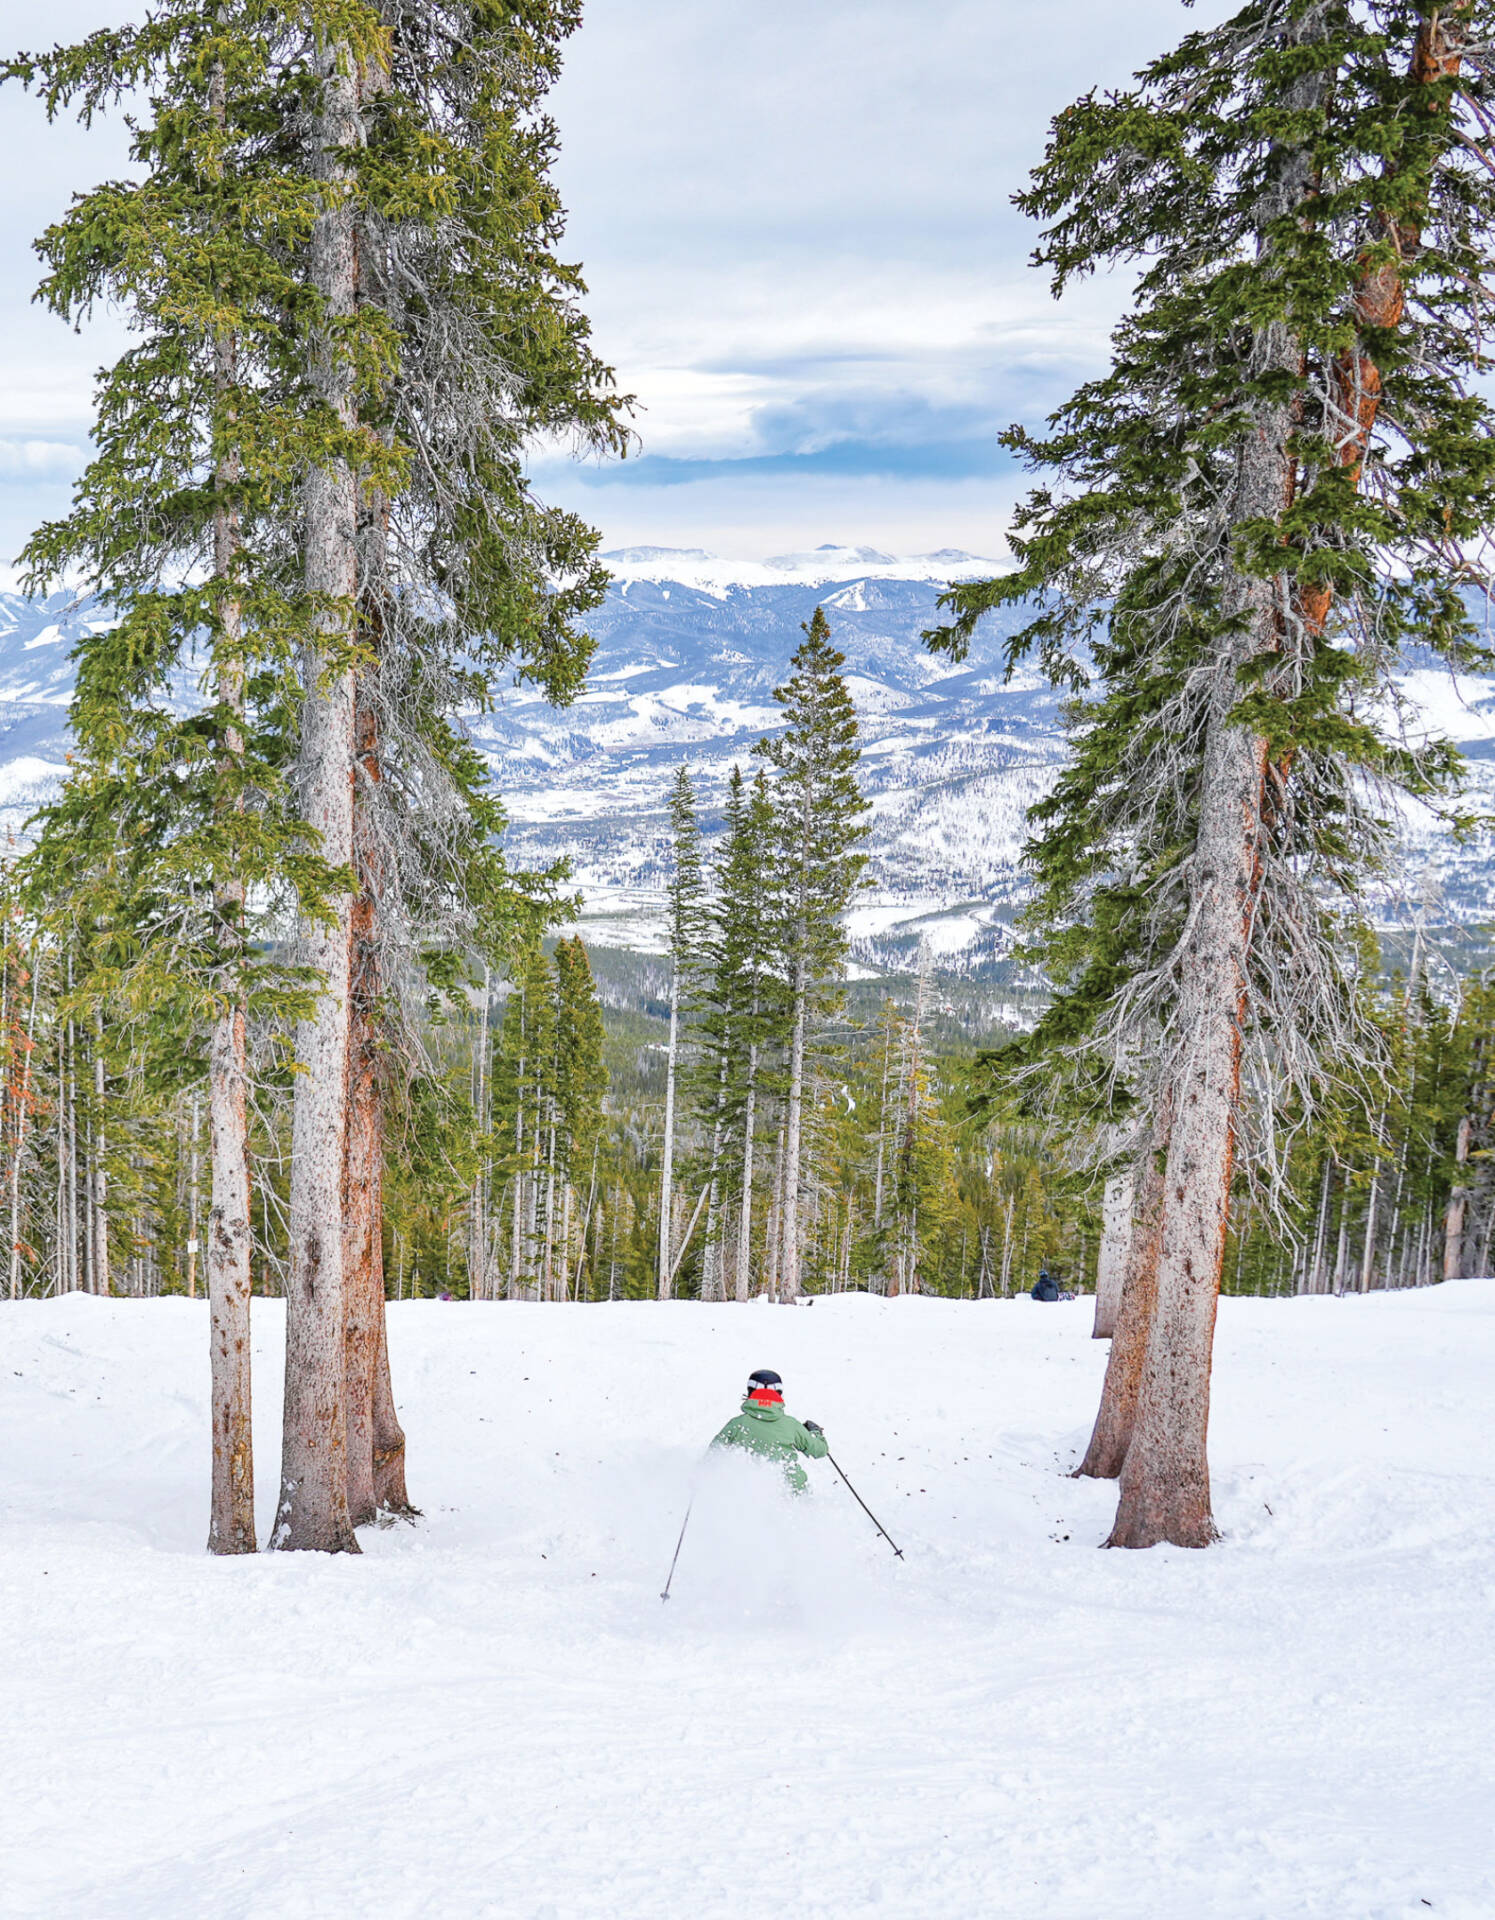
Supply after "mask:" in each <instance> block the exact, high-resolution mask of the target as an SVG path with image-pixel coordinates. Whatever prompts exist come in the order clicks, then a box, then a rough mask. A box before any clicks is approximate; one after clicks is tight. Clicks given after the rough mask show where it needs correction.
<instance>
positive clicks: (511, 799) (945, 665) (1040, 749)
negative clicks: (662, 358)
mask: <svg viewBox="0 0 1495 1920" xmlns="http://www.w3.org/2000/svg"><path fill="white" fill-rule="evenodd" d="M605 557H606V559H607V562H608V565H609V566H610V567H611V568H612V570H613V572H614V576H615V578H614V584H613V586H612V587H611V589H610V590H609V592H608V595H607V599H606V601H605V602H604V604H603V605H602V606H601V607H600V608H598V609H597V610H596V612H595V613H594V614H593V615H592V616H591V617H590V620H589V623H588V624H589V627H590V630H591V632H592V634H593V635H594V637H595V638H596V641H597V653H596V657H595V659H594V661H593V665H592V670H591V673H590V675H589V678H588V682H587V686H586V688H585V690H584V691H583V693H582V694H581V695H580V697H579V698H578V699H577V700H576V702H575V703H574V705H572V706H571V707H569V708H565V709H559V710H558V709H556V708H554V707H552V706H550V705H549V704H548V703H547V702H546V701H545V700H544V699H542V698H541V697H540V696H539V695H538V694H537V693H536V692H535V691H534V690H533V689H532V688H525V687H511V688H509V689H508V690H507V691H506V692H505V693H504V695H503V697H502V698H501V700H500V702H499V703H498V705H497V706H496V707H495V708H494V709H493V710H492V711H490V712H485V713H474V714H471V715H470V716H468V724H469V727H470V729H471V732H472V735H473V738H474V741H475V742H476V744H477V745H478V746H479V747H480V749H481V750H482V751H483V753H484V754H485V755H486V757H487V759H488V761H489V763H490V765H491V766H492V768H493V774H494V780H495V784H496V786H497V787H498V790H499V791H500V793H501V794H502V795H503V797H504V801H505V804H506V806H507V808H508V811H509V815H510V820H511V826H510V830H509V845H510V850H511V854H512V856H513V858H514V859H515V861H516V862H517V863H519V864H523V865H540V864H544V863H548V862H549V861H551V860H553V859H555V858H557V857H558V856H560V855H566V856H568V857H569V858H570V859H571V861H572V863H573V868H574V872H575V883H576V886H577V888H578V890H579V891H580V892H581V894H582V895H583V897H584V901H585V906H584V913H583V931H584V932H585V933H586V934H587V936H588V937H589V938H591V939H592V940H594V941H599V942H602V943H605V944H609V945H622V946H633V947H642V948H650V947H654V946H657V944H658V940H659V933H660V907H661V890H662V886H663V882H664V878H665V874H666V864H667V855H668V841H667V821H666V814H665V796H666V793H667V791H668V788H669V785H670V782H671V780H672V779H673V777H674V771H675V768H676V767H677V766H678V765H679V764H680V763H681V762H682V761H684V762H686V763H687V764H688V765H689V766H690V767H691V769H692V772H693V773H694V774H695V776H696V778H697V781H698V787H699V791H700V794H701V799H702V804H703V812H704V814H705V816H706V826H707V830H708V833H711V832H714V831H715V830H716V829H717V827H718V826H719V810H720V805H721V800H722V796H723V792H724V789H725V785H726V781H727V777H728V775H729V773H730V771H731V769H732V767H733V766H734V765H741V766H744V767H751V766H752V765H753V764H754V763H753V760H752V748H753V746H754V744H755V743H756V742H757V740H758V739H759V738H761V737H762V735H763V734H765V733H767V732H771V731H772V730H773V729H774V727H775V726H776V725H777V724H778V709H777V707H776V705H775V703H774V700H773V689H774V687H775V686H776V685H778V684H779V683H780V682H781V681H782V680H783V679H784V678H785V675H786V671H787V668H788V664H789V659H790V656H791V654H792V653H793V651H794V648H795V647H796V646H797V645H798V643H799V639H800V627H801V624H802V623H803V622H805V621H807V620H808V619H809V618H810V615H811V613H812V612H813V611H814V609H815V607H817V606H824V608H825V610H826V613H827V616H828V617H829V619H830V622H831V630H832V635H833V638H834V640H835V644H836V645H837V646H838V647H839V648H840V649H841V651H842V652H843V653H844V654H845V656H846V662H847V666H846V671H847V677H848V682H849V685H850V687H851V691H852V695H853V698H854V699H855V701H856V704H857V709H858V714H859V716H860V720H861V726H862V738H863V760H862V775H863V784H864V787H865V790H866V792H867V794H868V796H869V798H870V799H871V801H872V809H873V811H872V831H871V838H870V843H869V850H870V854H871V861H870V866H869V885H868V887H867V889H866V890H865V892H864V894H863V895H862V897H861V899H860V901H859V902H858V904H857V906H856V907H855V908H854V909H853V913H852V917H851V925H852V931H853V935H854V940H855V953H856V958H857V961H858V965H859V967H860V968H862V969H863V970H865V971H869V972H872V971H878V970H881V969H883V968H896V967H900V966H905V965H907V964H908V963H909V961H910V960H911V958H912V956H913V953H914V951H915V950H916V948H917V946H918V943H919V941H920V939H921V938H924V939H927V940H928V941H929V943H930V945H931V947H932V948H933V950H934V953H935V956H936V958H937V960H938V961H939V963H940V964H941V965H943V966H945V967H947V968H951V969H956V970H961V971H968V972H975V973H985V972H988V971H990V970H991V969H992V968H993V967H994V966H995V965H996V964H997V963H999V962H1000V960H1001V958H1002V956H1003V955H1004V954H1005V953H1007V952H1008V951H1009V950H1010V947H1011V944H1012V934H1011V922H1012V919H1013V917H1014V915H1015V912H1016V910H1017V909H1018V908H1019V906H1020V905H1021V903H1022V900H1023V898H1024V896H1025V891H1026V888H1025V881H1024V875H1023V873H1022V870H1021V867H1020V854H1021V848H1022V844H1023V840H1024V838H1025V835H1026V824H1025V817H1026V812H1027V809H1028V808H1029V807H1030V806H1031V805H1032V804H1033V802H1034V801H1035V800H1037V799H1038V798H1039V797H1040V796H1041V795H1043V794H1044V793H1046V792H1047V791H1048V790H1049V788H1050V786H1051V784H1052V782H1053V780H1054V778H1055V776H1056V774H1057V772H1058V770H1059V768H1060V767H1061V766H1062V764H1063V760H1064V752H1065V749H1064V741H1063V733H1062V727H1061V715H1060V696H1059V695H1058V694H1056V693H1055V692H1054V690H1053V689H1052V688H1050V687H1049V686H1048V685H1047V684H1046V683H1045V682H1044V681H1043V680H1042V678H1041V677H1040V676H1039V675H1038V674H1036V673H1034V672H1031V671H1021V672H1019V673H1018V674H1017V675H1016V676H1014V677H1013V679H1012V680H1011V681H1008V680H1006V679H1005V677H1004V669H1003V645H1004V642H1005V640H1006V638H1007V637H1008V636H1009V635H1010V634H1011V633H1012V632H1013V631H1015V630H1016V628H1017V626H1018V625H1019V624H1021V620H1022V618H1023V615H1022V611H1021V610H1020V609H1010V610H1008V611H1007V612H1005V613H1003V614H998V615H994V616H991V617H989V618H988V619H987V620H985V621H983V623H982V625H981V627H980V628H979V629H978V631H977V635H976V638H975V641H974V643H973V646H972V649H971V655H970V658H969V659H968V660H967V661H965V662H964V663H962V664H961V665H959V666H957V665H954V664H953V663H952V662H951V661H949V660H948V659H946V658H944V657H943V656H934V655H931V654H930V653H929V652H928V650H927V649H926V647H925V646H924V644H923V641H922V639H921V637H920V636H921V635H922V633H923V632H924V631H925V630H926V629H927V628H929V627H931V626H934V625H936V624H938V623H939V621H940V618H941V616H940V613H939V609H938V596H939V593H940V591H941V589H942V587H943V586H944V585H945V584H946V583H948V582H949V581H951V580H952V579H973V578H981V577H985V576H987V575H989V574H990V573H992V572H993V571H995V570H996V563H995V562H993V561H991V560H986V559H982V558H981V557H980V556H977V555H970V554H966V553H963V552H960V551H958V550H953V549H944V550H942V551H940V552H936V553H932V554H924V555H918V556H915V557H913V558H902V559H900V558H898V557H897V556H891V555H888V554H885V553H883V552H882V551H881V550H879V549H875V548H868V547H844V546H826V547H821V548H817V549H812V550H810V551H807V552H804V553H795V554H781V555H776V556H773V557H771V558H770V559H768V560H763V561H749V562H742V561H732V560H723V559H720V558H718V557H716V556H714V555H711V554H709V553H707V552H705V551H704V550H703V549H699V548H686V549H674V548H661V547H632V548H621V549H616V550H614V551H612V552H610V553H609V554H607V555H606V556H605ZM102 625H107V614H106V613H105V612H104V611H103V610H102V609H100V608H99V607H98V606H97V605H95V604H93V603H89V602H83V603H81V604H79V603H74V602H73V601H71V600H69V599H67V598H66V597H65V596H60V595H58V596H53V597H52V599H50V600H48V601H45V602H35V601H28V600H25V599H22V598H21V597H20V596H17V595H7V594H0V814H3V816H4V821H5V824H7V825H8V826H9V827H10V828H11V829H12V830H13V831H14V830H17V829H19V827H20V825H21V824H22V822H23V821H24V819H25V818H26V816H27V815H28V814H29V813H31V812H32V811H33V810H34V808H35V807H36V806H37V805H38V804H40V803H41V802H43V801H44V800H45V799H46V798H47V797H48V796H49V795H50V794H51V793H53V792H55V790H56V786H57V783H58V781H59V780H60V778H61V776H62V773H63V771H64V767H65V756H66V752H67V747H68V735H67V724H66V707H67V701H68V698H69V696H70V694H71V690H72V680H73V675H72V668H71V665H70V662H69V658H68V656H69V653H70V651H71V649H72V646H73V645H74V644H75V642H76V640H77V639H78V638H79V637H80V636H81V635H82V634H83V633H84V632H86V631H88V630H90V629H97V628H98V627H100V626H102ZM1401 678H1402V686H1403V690H1404V692H1405V693H1406V694H1407V695H1408V696H1409V698H1410V700H1411V702H1412V704H1413V706H1414V708H1415V710H1416V712H1417V713H1419V714H1420V715H1421V716H1422V721H1423V723H1425V724H1427V725H1429V726H1432V727H1435V728H1436V729H1438V730H1440V731H1443V732H1446V733H1447V734H1449V735H1450V737H1452V738H1454V739H1456V740H1458V741H1460V743H1461V744H1463V745H1464V747H1465V750H1466V752H1468V753H1469V754H1470V755H1471V786H1472V792H1471V796H1470V800H1471V804H1472V805H1474V806H1475V807H1483V808H1485V809H1486V810H1489V811H1491V812H1495V682H1491V681H1485V680H1478V679H1471V680H1467V681H1463V682H1460V683H1455V682H1454V681H1453V680H1452V679H1451V678H1450V676H1448V675H1447V674H1445V673H1442V672H1439V671H1437V670H1436V669H1433V668H1431V667H1428V666H1420V667H1410V668H1409V670H1408V671H1407V672H1406V673H1405V674H1404V675H1403V676H1402V677H1401ZM178 697H179V698H180V699H181V700H182V701H183V703H184V704H187V705H190V704H192V703H193V702H194V701H195V699H196V698H197V695H196V691H195V684H194V675H193V674H192V673H191V672H190V671H184V672H183V674H182V675H181V677H180V687H179V690H178ZM1406 845H1407V852H1408V865H1409V867H1410V868H1411V870H1412V871H1411V872H1410V873H1409V875H1408V876H1407V881H1406V887H1407V891H1408V892H1409V893H1410V894H1412V895H1413V896H1414V897H1417V895H1418V893H1419V890H1422V891H1426V880H1427V873H1428V872H1429V871H1431V872H1433V874H1434V876H1435V881H1436V886H1437V888H1438V889H1441V892H1442V894H1443V896H1444V899H1445V904H1444V906H1443V908H1442V909H1441V912H1442V913H1443V915H1444V917H1447V918H1450V919H1463V920H1475V919H1483V918H1488V917H1495V847H1492V844H1491V841H1490V838H1489V836H1488V835H1481V836H1477V837H1476V838H1475V840H1474V841H1473V842H1471V843H1470V844H1469V845H1467V846H1463V847H1455V846H1453V845H1452V844H1451V843H1450V842H1449V840H1448V839H1447V836H1445V835H1443V834H1442V833H1441V830H1439V829H1437V828H1436V827H1435V826H1434V824H1433V823H1432V822H1431V821H1429V820H1428V819H1426V818H1425V817H1423V816H1420V815H1419V813H1418V811H1417V810H1416V809H1412V810H1411V811H1410V812H1409V814H1408V817H1407V823H1406ZM1391 904H1392V903H1390V902H1388V903H1387V910H1388V912H1390V911H1391Z"/></svg>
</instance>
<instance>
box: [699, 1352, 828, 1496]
mask: <svg viewBox="0 0 1495 1920" xmlns="http://www.w3.org/2000/svg"><path fill="white" fill-rule="evenodd" d="M711 1444H712V1446H714V1447H742V1448H745V1449H746V1451H747V1452H749V1453H761V1454H762V1455H763V1456H764V1458H765V1459H768V1460H776V1461H778V1462H779V1464H780V1465H781V1466H782V1467H783V1469H784V1478H785V1479H786V1480H787V1481H788V1482H789V1485H790V1486H791V1487H792V1488H793V1490H794V1492H795V1493H803V1492H804V1491H805V1489H806V1488H807V1487H808V1486H809V1484H810V1483H809V1481H808V1479H807V1478H806V1477H805V1470H804V1468H803V1467H802V1466H801V1465H800V1463H799V1455H801V1454H804V1455H805V1456H806V1458H808V1459H810V1460H823V1459H824V1458H825V1456H826V1455H827V1454H828V1453H829V1452H830V1448H829V1446H828V1445H827V1444H826V1439H825V1433H824V1431H823V1429H822V1428H820V1427H818V1426H817V1425H816V1424H815V1422H814V1421H813V1420H804V1421H800V1420H796V1419H795V1418H794V1416H793V1415H792V1414H789V1413H786V1412H785V1411H784V1382H783V1380H782V1379H781V1378H780V1376H779V1375H778V1374H776V1373H775V1372H773V1370H772V1369H771V1368H769V1367H760V1368H759V1369H758V1371H757V1372H756V1373H753V1374H749V1376H748V1383H747V1397H746V1399H745V1400H744V1401H743V1403H742V1412H741V1413H739V1414H738V1415H737V1416H736V1417H735V1418H734V1419H731V1420H729V1421H728V1422H727V1424H726V1425H725V1426H724V1427H723V1428H722V1430H721V1432H720V1433H719V1434H718V1435H717V1436H716V1438H715V1439H714V1440H713V1441H712V1443H711Z"/></svg>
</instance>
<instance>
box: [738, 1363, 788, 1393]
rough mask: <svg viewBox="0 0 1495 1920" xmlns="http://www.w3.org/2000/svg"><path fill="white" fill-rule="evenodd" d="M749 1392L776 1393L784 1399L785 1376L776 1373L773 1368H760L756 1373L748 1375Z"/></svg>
mask: <svg viewBox="0 0 1495 1920" xmlns="http://www.w3.org/2000/svg"><path fill="white" fill-rule="evenodd" d="M747 1390H748V1392H749V1393H776V1394H778V1395H779V1396H780V1398H781V1399H782V1397H783V1393H784V1381H783V1376H782V1375H781V1374H777V1373H775V1372H774V1370H773V1368H772V1367H759V1369H758V1371H757V1372H756V1373H750V1374H749V1375H748V1383H747Z"/></svg>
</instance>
